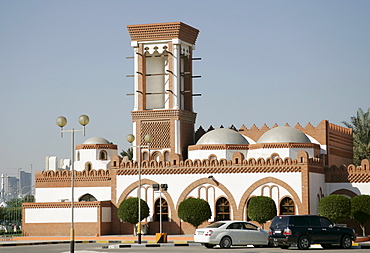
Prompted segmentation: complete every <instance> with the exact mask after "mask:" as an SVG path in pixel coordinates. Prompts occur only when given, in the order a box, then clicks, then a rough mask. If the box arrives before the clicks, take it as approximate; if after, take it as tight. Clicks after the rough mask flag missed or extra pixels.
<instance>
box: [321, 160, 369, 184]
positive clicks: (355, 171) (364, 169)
mask: <svg viewBox="0 0 370 253" xmlns="http://www.w3.org/2000/svg"><path fill="white" fill-rule="evenodd" d="M325 182H326V183H344V182H345V183H370V166H369V160H367V159H364V160H362V162H361V166H355V165H353V164H350V165H348V166H345V165H343V166H341V167H337V166H335V165H333V166H331V167H327V168H325Z"/></svg>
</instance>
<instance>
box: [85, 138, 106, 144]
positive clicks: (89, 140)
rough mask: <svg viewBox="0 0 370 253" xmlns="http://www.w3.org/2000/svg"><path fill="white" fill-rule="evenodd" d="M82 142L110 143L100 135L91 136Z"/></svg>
mask: <svg viewBox="0 0 370 253" xmlns="http://www.w3.org/2000/svg"><path fill="white" fill-rule="evenodd" d="M83 144H110V142H109V141H108V140H107V139H104V138H102V137H91V138H89V139H87V140H86V141H85V142H84V143H83Z"/></svg>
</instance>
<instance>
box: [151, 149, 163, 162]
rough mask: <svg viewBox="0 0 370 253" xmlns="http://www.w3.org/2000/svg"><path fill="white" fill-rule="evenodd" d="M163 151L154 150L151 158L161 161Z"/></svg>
mask: <svg viewBox="0 0 370 253" xmlns="http://www.w3.org/2000/svg"><path fill="white" fill-rule="evenodd" d="M161 158H162V157H161V152H159V151H155V152H153V153H152V154H151V155H150V160H153V161H156V162H159V161H161V160H163V159H161Z"/></svg>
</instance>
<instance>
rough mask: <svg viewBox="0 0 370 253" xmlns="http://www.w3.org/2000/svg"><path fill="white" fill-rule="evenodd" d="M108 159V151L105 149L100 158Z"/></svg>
mask: <svg viewBox="0 0 370 253" xmlns="http://www.w3.org/2000/svg"><path fill="white" fill-rule="evenodd" d="M107 159H108V155H107V151H105V150H102V151H100V153H99V160H107Z"/></svg>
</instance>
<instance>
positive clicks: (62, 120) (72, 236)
mask: <svg viewBox="0 0 370 253" xmlns="http://www.w3.org/2000/svg"><path fill="white" fill-rule="evenodd" d="M89 121H90V119H89V117H88V116H87V115H81V116H80V117H79V118H78V122H79V123H80V124H81V125H82V126H83V129H78V130H76V129H74V128H72V130H63V127H64V126H66V125H67V119H66V117H64V116H60V117H58V118H57V121H56V123H57V125H58V126H59V127H60V137H62V138H63V133H71V135H72V141H71V143H72V147H71V168H70V171H71V194H72V197H71V215H72V218H71V231H70V241H71V247H70V250H71V252H74V251H75V242H74V241H75V228H74V210H73V208H74V180H75V177H74V169H73V165H74V161H75V152H74V151H75V150H74V146H75V132H83V134H84V136H85V126H86V125H87V124H88V123H89Z"/></svg>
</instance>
